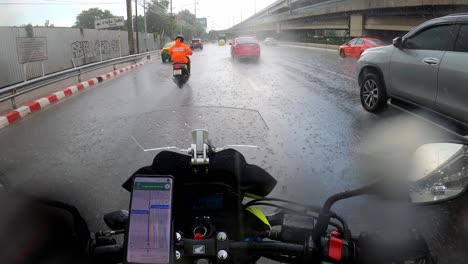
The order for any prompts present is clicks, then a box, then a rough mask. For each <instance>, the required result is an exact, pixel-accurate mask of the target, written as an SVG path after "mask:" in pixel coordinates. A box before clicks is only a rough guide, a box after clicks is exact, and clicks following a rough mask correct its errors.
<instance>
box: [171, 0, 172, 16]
mask: <svg viewBox="0 0 468 264" xmlns="http://www.w3.org/2000/svg"><path fill="white" fill-rule="evenodd" d="M171 16H172V0H171Z"/></svg>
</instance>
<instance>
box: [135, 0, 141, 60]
mask: <svg viewBox="0 0 468 264" xmlns="http://www.w3.org/2000/svg"><path fill="white" fill-rule="evenodd" d="M135 32H136V40H137V41H136V45H137V48H136V49H137V53H140V38H139V37H138V1H137V0H135Z"/></svg>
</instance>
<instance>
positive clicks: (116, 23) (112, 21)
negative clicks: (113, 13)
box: [94, 16, 125, 29]
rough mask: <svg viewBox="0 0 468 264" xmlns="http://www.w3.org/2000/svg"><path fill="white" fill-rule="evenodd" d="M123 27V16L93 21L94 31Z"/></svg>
mask: <svg viewBox="0 0 468 264" xmlns="http://www.w3.org/2000/svg"><path fill="white" fill-rule="evenodd" d="M123 25H125V19H124V17H123V16H121V17H112V18H106V19H97V20H95V21H94V28H95V29H104V28H113V27H122V26H123Z"/></svg>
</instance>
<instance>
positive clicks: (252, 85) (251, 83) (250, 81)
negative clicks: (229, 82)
mask: <svg viewBox="0 0 468 264" xmlns="http://www.w3.org/2000/svg"><path fill="white" fill-rule="evenodd" d="M245 79H246V80H247V82H248V83H249V85H250V86H251V87H252V89H254V90H255V91H260V88H259V87H258V86H257V85H256V84H255V83H254V82H253V81H252V80H251V79H250V78H249V77H246V78H245Z"/></svg>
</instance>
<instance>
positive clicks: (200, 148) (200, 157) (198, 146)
mask: <svg viewBox="0 0 468 264" xmlns="http://www.w3.org/2000/svg"><path fill="white" fill-rule="evenodd" d="M190 146H191V147H190V149H189V154H190V155H192V159H191V163H192V167H193V169H194V170H195V171H197V170H198V169H197V168H200V167H205V170H206V171H208V164H209V163H210V159H209V157H208V153H209V148H210V147H209V145H208V130H205V129H196V130H194V131H192V144H191V145H190Z"/></svg>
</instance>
